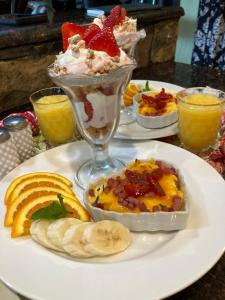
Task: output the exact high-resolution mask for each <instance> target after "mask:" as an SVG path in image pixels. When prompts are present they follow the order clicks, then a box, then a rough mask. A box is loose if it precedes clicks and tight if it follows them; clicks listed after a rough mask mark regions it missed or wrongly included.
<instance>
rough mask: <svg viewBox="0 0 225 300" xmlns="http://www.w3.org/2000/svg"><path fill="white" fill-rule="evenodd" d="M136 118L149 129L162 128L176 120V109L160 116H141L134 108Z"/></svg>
mask: <svg viewBox="0 0 225 300" xmlns="http://www.w3.org/2000/svg"><path fill="white" fill-rule="evenodd" d="M136 118H137V122H138V124H139V125H141V126H142V127H145V128H149V129H156V128H163V127H166V126H169V125H171V124H173V123H175V122H177V120H178V114H177V111H172V112H171V113H169V114H166V115H162V116H143V115H141V114H139V112H138V109H137V110H136Z"/></svg>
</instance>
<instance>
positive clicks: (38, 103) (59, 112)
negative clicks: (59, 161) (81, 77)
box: [30, 87, 76, 146]
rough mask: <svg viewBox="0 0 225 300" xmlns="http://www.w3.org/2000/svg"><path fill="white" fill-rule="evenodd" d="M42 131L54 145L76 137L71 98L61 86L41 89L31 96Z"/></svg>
mask: <svg viewBox="0 0 225 300" xmlns="http://www.w3.org/2000/svg"><path fill="white" fill-rule="evenodd" d="M30 100H31V102H32V104H33V108H34V112H35V114H36V116H37V119H38V122H39V126H40V129H41V132H42V134H43V136H44V138H45V139H46V141H47V142H48V143H49V144H50V145H53V146H56V145H60V144H64V143H67V142H70V141H72V140H74V139H75V136H76V123H75V118H74V114H73V109H72V105H71V102H70V101H69V98H68V97H67V96H66V95H65V93H64V91H63V90H62V89H61V88H59V87H52V88H46V89H42V90H39V91H37V92H35V93H33V94H32V95H31V96H30Z"/></svg>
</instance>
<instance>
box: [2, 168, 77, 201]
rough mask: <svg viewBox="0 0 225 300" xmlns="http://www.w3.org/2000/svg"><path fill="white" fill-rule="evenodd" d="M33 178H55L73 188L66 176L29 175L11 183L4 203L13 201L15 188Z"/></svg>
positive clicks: (47, 173) (38, 173) (49, 174)
mask: <svg viewBox="0 0 225 300" xmlns="http://www.w3.org/2000/svg"><path fill="white" fill-rule="evenodd" d="M31 178H33V179H34V180H36V179H38V178H47V179H51V178H55V180H58V181H59V182H62V183H64V185H65V186H68V188H71V187H72V185H73V184H72V182H71V181H70V180H68V179H67V178H65V177H64V176H62V175H59V174H56V173H51V172H33V173H28V174H25V175H22V176H19V177H17V178H16V179H14V180H13V181H12V182H11V184H10V185H9V187H8V189H7V191H6V194H5V200H4V201H5V204H6V205H7V204H8V203H9V202H10V201H11V195H12V193H13V191H14V190H15V188H16V187H17V185H19V184H20V183H21V182H23V181H25V180H27V179H31Z"/></svg>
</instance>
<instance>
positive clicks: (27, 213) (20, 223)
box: [11, 195, 90, 238]
mask: <svg viewBox="0 0 225 300" xmlns="http://www.w3.org/2000/svg"><path fill="white" fill-rule="evenodd" d="M53 201H57V199H56V196H55V195H45V196H41V197H37V198H36V199H32V200H27V201H24V202H23V204H22V205H21V207H20V209H19V210H17V212H16V214H15V217H14V221H13V225H12V232H11V237H12V238H15V237H19V236H24V235H28V234H29V233H30V225H31V222H32V220H31V216H32V215H33V213H35V212H36V211H37V210H39V209H40V208H43V207H46V206H48V205H50V204H51V203H52V202H53ZM63 202H64V204H65V206H66V208H67V209H68V210H69V211H70V212H72V214H70V215H69V217H70V218H71V217H72V218H73V217H74V218H77V219H80V220H82V221H90V215H89V213H88V212H87V210H86V209H85V208H84V207H83V206H82V205H81V204H80V203H79V202H78V201H75V200H74V199H73V198H70V197H64V198H63Z"/></svg>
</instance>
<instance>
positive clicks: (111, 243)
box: [82, 220, 132, 256]
mask: <svg viewBox="0 0 225 300" xmlns="http://www.w3.org/2000/svg"><path fill="white" fill-rule="evenodd" d="M131 240H132V239H131V234H130V232H129V230H128V229H127V228H126V227H125V226H124V225H122V224H120V223H118V222H116V221H108V220H104V221H100V222H97V223H93V224H91V225H89V226H87V227H86V229H85V230H84V232H83V237H82V242H83V243H84V250H85V251H87V252H89V253H93V254H94V255H98V256H105V255H112V254H115V253H118V252H121V251H123V250H125V249H126V248H127V247H128V246H129V245H130V243H131Z"/></svg>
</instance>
